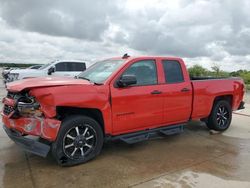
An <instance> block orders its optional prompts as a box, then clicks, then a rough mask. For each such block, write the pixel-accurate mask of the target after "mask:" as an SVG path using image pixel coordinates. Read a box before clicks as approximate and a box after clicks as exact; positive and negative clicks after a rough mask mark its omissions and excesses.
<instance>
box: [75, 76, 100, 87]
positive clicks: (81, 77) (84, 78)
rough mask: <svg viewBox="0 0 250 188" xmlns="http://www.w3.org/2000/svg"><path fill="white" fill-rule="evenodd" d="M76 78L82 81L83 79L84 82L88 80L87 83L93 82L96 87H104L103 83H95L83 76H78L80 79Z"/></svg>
mask: <svg viewBox="0 0 250 188" xmlns="http://www.w3.org/2000/svg"><path fill="white" fill-rule="evenodd" d="M76 78H80V79H83V80H87V81H89V82H92V83H94V84H95V85H98V86H100V85H103V83H98V82H93V81H91V80H90V79H89V78H86V77H83V76H78V77H76Z"/></svg>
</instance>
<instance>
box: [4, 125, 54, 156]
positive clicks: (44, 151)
mask: <svg viewBox="0 0 250 188" xmlns="http://www.w3.org/2000/svg"><path fill="white" fill-rule="evenodd" d="M3 128H4V130H5V132H6V133H7V135H8V136H9V137H10V139H12V140H13V141H14V142H15V143H16V144H17V145H19V146H20V147H21V148H22V149H23V150H25V151H27V152H30V153H33V154H36V155H39V156H41V157H46V156H47V155H48V153H49V151H50V146H49V145H47V144H44V143H41V142H39V141H37V140H33V139H31V138H27V137H25V136H22V135H21V134H20V133H19V132H16V131H14V130H12V129H9V128H8V127H6V126H5V125H4V126H3Z"/></svg>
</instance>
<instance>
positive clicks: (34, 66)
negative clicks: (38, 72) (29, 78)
mask: <svg viewBox="0 0 250 188" xmlns="http://www.w3.org/2000/svg"><path fill="white" fill-rule="evenodd" d="M42 66H43V65H33V66H30V67H28V68H27V69H39V68H40V67H42Z"/></svg>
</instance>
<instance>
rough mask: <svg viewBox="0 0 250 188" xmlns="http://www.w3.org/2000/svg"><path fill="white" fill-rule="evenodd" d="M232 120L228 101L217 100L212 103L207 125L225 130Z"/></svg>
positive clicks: (214, 128) (218, 129) (210, 127)
mask: <svg viewBox="0 0 250 188" xmlns="http://www.w3.org/2000/svg"><path fill="white" fill-rule="evenodd" d="M231 121H232V107H231V105H230V103H229V102H228V101H224V100H221V101H218V102H216V103H215V104H214V106H213V109H212V112H211V114H210V116H209V117H208V121H207V126H208V128H209V129H213V130H216V131H225V130H227V129H228V128H229V126H230V124H231Z"/></svg>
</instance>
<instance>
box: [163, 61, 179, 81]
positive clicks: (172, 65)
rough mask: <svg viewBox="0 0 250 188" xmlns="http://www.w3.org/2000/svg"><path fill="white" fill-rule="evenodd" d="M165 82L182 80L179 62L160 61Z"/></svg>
mask: <svg viewBox="0 0 250 188" xmlns="http://www.w3.org/2000/svg"><path fill="white" fill-rule="evenodd" d="M162 64H163V68H164V73H165V80H166V83H170V84H172V83H180V82H184V76H183V72H182V68H181V64H180V63H179V62H178V61H174V60H163V61H162Z"/></svg>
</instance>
